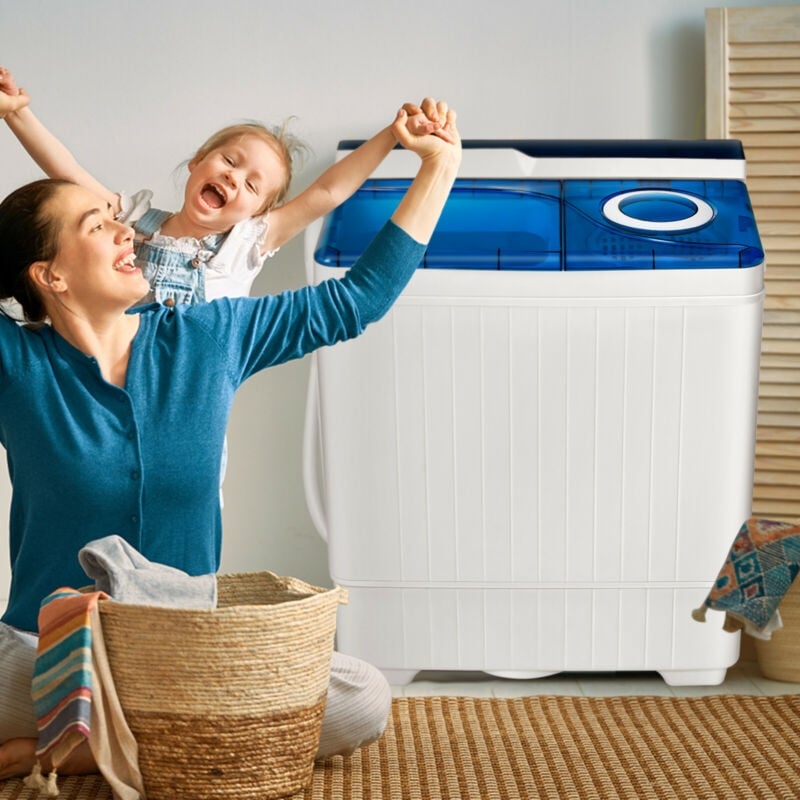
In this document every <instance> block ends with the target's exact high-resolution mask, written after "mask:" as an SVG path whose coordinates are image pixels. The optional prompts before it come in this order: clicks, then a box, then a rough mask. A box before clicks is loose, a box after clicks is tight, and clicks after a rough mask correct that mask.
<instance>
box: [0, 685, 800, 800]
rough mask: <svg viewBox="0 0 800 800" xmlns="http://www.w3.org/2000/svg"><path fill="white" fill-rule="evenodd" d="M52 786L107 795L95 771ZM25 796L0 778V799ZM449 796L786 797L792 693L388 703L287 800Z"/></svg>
mask: <svg viewBox="0 0 800 800" xmlns="http://www.w3.org/2000/svg"><path fill="white" fill-rule="evenodd" d="M60 788H61V795H60V798H59V800H111V792H110V790H109V789H108V787H107V785H106V784H105V783H104V782H103V781H102V779H101V778H99V777H95V776H91V777H85V778H65V779H62V780H61V781H60ZM35 797H36V795H35V793H34V792H33V791H31V790H29V789H24V788H23V786H22V782H21V781H17V780H14V781H7V782H6V783H4V784H0V800H34V798H35ZM461 798H463V799H464V800H467V799H469V800H535V799H536V798H558V799H559V800H560V799H561V798H570V800H573V799H574V800H616V799H617V798H625V800H649V799H650V798H657V799H658V800H661V799H662V798H670V800H672V799H673V798H674V800H692V799H693V798H702V799H703V800H720V799H723V800H724V799H726V798H735V799H736V800H746V799H748V798H751V799H752V800H772V798H780V799H781V800H796V799H797V798H800V695H784V696H780V697H763V696H758V697H751V696H743V695H719V696H707V697H687V698H674V697H673V698H665V697H607V698H599V697H562V696H543V697H525V698H517V699H508V700H506V699H503V700H496V699H485V698H464V697H424V698H423V697H419V698H402V699H396V700H395V701H394V703H393V707H392V720H391V723H390V725H389V728H388V729H387V731H386V734H385V735H384V736H383V737H382V738H381V739H380V740H379V741H378V742H375V743H374V744H372V745H371V746H369V747H365V748H362V749H361V750H359V751H357V752H356V753H354V754H353V755H352V756H349V757H346V758H342V757H338V756H337V757H335V758H330V759H328V760H327V761H324V762H322V763H320V764H317V766H316V767H315V769H314V776H313V781H312V784H311V786H310V788H309V789H308V790H306V791H305V792H301V793H300V794H298V795H296V796H295V798H293V800H389V799H391V800H401V799H402V800H460V799H461ZM230 800H235V798H233V797H231V798H230Z"/></svg>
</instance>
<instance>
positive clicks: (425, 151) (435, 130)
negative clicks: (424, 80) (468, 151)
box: [392, 97, 461, 159]
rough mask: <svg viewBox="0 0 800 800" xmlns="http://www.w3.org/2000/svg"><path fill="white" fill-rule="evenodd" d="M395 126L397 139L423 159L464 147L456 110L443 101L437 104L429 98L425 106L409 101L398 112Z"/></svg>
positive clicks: (424, 102) (423, 103)
mask: <svg viewBox="0 0 800 800" xmlns="http://www.w3.org/2000/svg"><path fill="white" fill-rule="evenodd" d="M392 128H393V130H394V135H395V137H396V138H397V141H398V142H400V144H401V145H403V147H405V148H406V149H408V150H413V151H414V152H415V153H417V155H419V157H420V158H422V159H425V158H427V157H428V156H431V155H435V154H436V153H440V152H443V151H447V150H452V151H454V152H455V151H460V149H461V139H460V137H459V134H458V130H457V129H456V112H455V111H453V109H452V108H449V107H448V105H447V103H445V102H444V101H443V100H440V101H439V102H438V103H437V102H436V101H435V100H434V99H433V98H431V97H426V98H425V99H424V100H423V101H422V106H421V107H420V106H417V105H415V104H414V103H406V104H405V105H404V106H403V107H402V108H401V109H400V110H399V111H398V112H397V117H396V119H395V121H394V124H393V126H392ZM431 134H432V135H431Z"/></svg>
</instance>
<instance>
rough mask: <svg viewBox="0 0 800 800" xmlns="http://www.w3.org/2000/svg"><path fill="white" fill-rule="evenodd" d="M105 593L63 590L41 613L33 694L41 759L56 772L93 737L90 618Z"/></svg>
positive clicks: (50, 597)
mask: <svg viewBox="0 0 800 800" xmlns="http://www.w3.org/2000/svg"><path fill="white" fill-rule="evenodd" d="M107 597H108V595H106V594H105V593H104V592H91V593H86V594H84V593H81V592H77V591H75V590H74V589H68V588H61V589H57V590H56V591H55V592H53V593H52V594H49V595H48V596H47V597H45V599H44V600H43V601H42V605H41V608H40V609H39V644H38V646H37V648H36V664H35V666H34V668H33V684H32V688H31V694H32V697H33V709H34V712H35V714H36V725H37V727H38V729H39V743H38V747H37V750H36V755H37V757H38V758H39V759H41V758H44V757H45V756H50V758H51V760H52V763H53V767H54V769H55V768H57V767H58V765H59V764H60V763H61V762H62V761H64V759H65V758H66V757H67V756H68V755H69V754H70V753H71V752H72V751H73V750H75V748H76V747H78V746H80V745H81V744H83V742H85V741H87V740H88V738H89V723H90V719H91V710H92V627H91V623H90V616H91V612H92V609H93V608H94V607H95V606H96V604H97V602H98V600H100V599H105V598H107Z"/></svg>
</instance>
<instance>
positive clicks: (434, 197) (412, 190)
mask: <svg viewBox="0 0 800 800" xmlns="http://www.w3.org/2000/svg"><path fill="white" fill-rule="evenodd" d="M422 108H423V111H426V115H427V116H428V118H429V119H432V118H434V117H435V115H436V114H437V110H438V116H439V117H442V118H443V119H444V125H443V129H442V131H441V133H440V134H439V135H435V136H431V135H425V134H423V135H415V134H414V133H412V132H411V131H409V129H408V127H407V125H406V120H407V118H408V111H407V110H406V108H405V107H404V108H403V109H401V110H400V111H399V112H398V114H397V119H396V120H395V122H394V125H393V126H392V127H393V128H394V132H395V136H397V140H398V141H399V142H400V144H401V145H403V147H405V148H406V149H408V150H413V151H414V152H415V153H416V154H417V155H418V156H419V157H420V159H421V163H420V167H419V171H418V172H417V175H416V177H415V178H414V180H413V182H412V183H411V186H409V187H408V191H407V192H406V193H405V195H404V196H403V199H402V200H401V201H400V203H399V205H398V206H397V208H396V209H395V212H394V214H392V222H394V223H395V225H397V226H398V227H400V228H402V229H403V230H404V231H405V232H406V233H407V234H408V235H409V236H411V237H412V238H413V239H416V241H418V242H420V243H421V244H427V243H428V242H429V241H430V238H431V235H432V234H433V230H434V228H435V227H436V223H437V222H438V221H439V216H440V214H441V213H442V209H443V208H444V204H445V201H446V200H447V198H448V196H449V194H450V189H451V188H452V186H453V181H454V180H455V178H456V173H457V172H458V167H459V165H460V163H461V138H460V137H459V135H458V130H457V129H456V113H455V111H453V110H452V109H448V108H447V106H446V105H445V104H444V103H438V104H437V103H436V102H435V101H434V100H433V99H432V98H426V99H425V100H424V101H423V104H422Z"/></svg>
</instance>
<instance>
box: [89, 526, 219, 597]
mask: <svg viewBox="0 0 800 800" xmlns="http://www.w3.org/2000/svg"><path fill="white" fill-rule="evenodd" d="M78 561H79V562H80V565H81V567H83V571H84V572H85V573H86V574H87V575H88V576H89V577H90V578H93V579H94V580H95V589H97V590H98V591H101V592H105V593H106V594H108V595H110V596H111V598H112V599H114V600H118V601H119V602H121V603H134V604H138V605H150V606H166V607H169V608H201V609H202V608H206V609H207V608H215V607H216V605H217V576H216V575H215V574H213V573H210V574H208V575H197V576H195V575H187V574H186V573H185V572H183V571H182V570H179V569H176V568H175V567H168V566H167V565H166V564H157V563H155V562H153V561H149V560H148V559H146V558H145V557H144V556H143V555H142V554H141V553H140V552H139V551H138V550H137V549H136V548H135V547H133V546H132V545H131V544H129V543H128V542H126V541H125V540H124V539H123V538H122V537H121V536H117V535H116V534H115V535H113V536H105V537H103V538H102V539H95V540H94V541H92V542H89V543H88V544H87V545H86V546H85V547H83V548H82V549H81V550H80V551H79V553H78Z"/></svg>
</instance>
